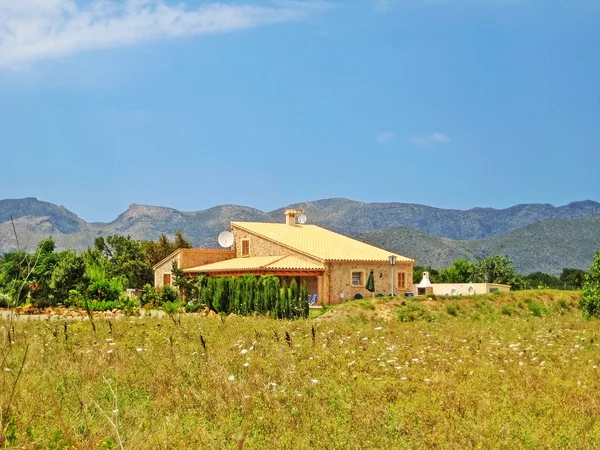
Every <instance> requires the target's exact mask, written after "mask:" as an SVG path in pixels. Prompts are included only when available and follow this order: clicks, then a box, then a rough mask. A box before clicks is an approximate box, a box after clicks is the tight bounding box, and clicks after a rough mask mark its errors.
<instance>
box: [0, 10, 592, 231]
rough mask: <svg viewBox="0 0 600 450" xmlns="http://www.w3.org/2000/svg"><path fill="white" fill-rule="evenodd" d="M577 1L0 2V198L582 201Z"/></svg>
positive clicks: (110, 208)
mask: <svg viewBox="0 0 600 450" xmlns="http://www.w3.org/2000/svg"><path fill="white" fill-rule="evenodd" d="M599 55H600V2H598V1H596V0H570V1H564V0H559V1H557V0H346V1H333V0H332V1H328V0H289V1H285V0H279V1H267V0H264V1H261V0H253V1H250V0H247V1H244V0H242V1H221V2H214V1H199V0H183V1H182V0H176V1H170V0H162V1H159V0H99V1H82V0H19V1H15V0H0V167H1V170H0V174H1V175H0V199H5V198H22V197H37V198H38V199H40V200H45V201H49V202H52V203H56V204H60V205H64V206H65V207H66V208H68V209H70V210H71V211H73V212H75V213H76V214H77V215H79V216H80V217H81V218H83V219H85V220H87V221H104V222H107V221H111V220H114V219H115V218H116V217H117V215H118V214H120V213H121V212H123V211H124V210H125V209H127V207H128V206H129V205H130V204H132V203H138V204H149V205H160V206H168V207H172V208H177V209H180V210H185V211H195V210H201V209H205V208H209V207H212V206H215V205H219V204H240V205H246V206H251V207H255V208H258V209H261V210H263V211H270V210H273V209H276V208H279V207H282V206H285V205H288V204H291V203H296V202H303V201H308V200H317V199H323V198H331V197H345V198H350V199H354V200H360V201H366V202H388V201H395V202H403V203H419V204H425V205H429V206H435V207H440V208H456V209H468V208H472V207H494V208H506V207H510V206H513V205H515V204H519V203H550V204H553V205H557V206H558V205H564V204H567V203H570V202H572V201H579V200H586V199H590V200H595V201H600V174H599V169H600V145H599V142H600V84H599V80H600V57H599Z"/></svg>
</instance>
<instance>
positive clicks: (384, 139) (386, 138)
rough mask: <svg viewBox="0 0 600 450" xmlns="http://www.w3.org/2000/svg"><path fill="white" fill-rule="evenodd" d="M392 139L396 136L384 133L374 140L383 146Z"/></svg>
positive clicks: (389, 132) (388, 132) (387, 132)
mask: <svg viewBox="0 0 600 450" xmlns="http://www.w3.org/2000/svg"><path fill="white" fill-rule="evenodd" d="M394 139H396V135H395V134H394V133H392V132H391V131H384V132H381V133H379V134H378V135H377V137H376V138H375V142H377V143H378V144H382V145H383V144H386V143H388V142H390V141H393V140H394Z"/></svg>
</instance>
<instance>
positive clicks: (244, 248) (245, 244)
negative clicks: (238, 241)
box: [242, 239, 250, 256]
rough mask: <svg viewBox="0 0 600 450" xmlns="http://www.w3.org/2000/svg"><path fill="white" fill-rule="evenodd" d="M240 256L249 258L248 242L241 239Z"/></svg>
mask: <svg viewBox="0 0 600 450" xmlns="http://www.w3.org/2000/svg"><path fill="white" fill-rule="evenodd" d="M242 256H250V240H249V239H242Z"/></svg>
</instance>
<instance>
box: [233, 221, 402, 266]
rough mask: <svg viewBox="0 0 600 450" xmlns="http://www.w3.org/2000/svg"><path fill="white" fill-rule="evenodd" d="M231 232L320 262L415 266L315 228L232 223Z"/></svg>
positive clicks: (400, 257)
mask: <svg viewBox="0 0 600 450" xmlns="http://www.w3.org/2000/svg"><path fill="white" fill-rule="evenodd" d="M231 227H232V228H238V229H240V230H245V231H248V232H250V233H252V234H256V235H258V236H260V237H263V238H265V239H268V240H270V241H273V242H277V243H278V244H281V245H283V246H285V247H288V248H290V249H292V250H295V251H297V252H299V253H303V254H305V255H308V256H312V257H314V258H316V259H320V260H321V261H381V262H383V261H388V257H389V256H390V255H395V256H396V257H397V261H398V262H414V260H412V259H410V258H407V257H405V256H401V255H396V254H394V253H391V252H388V251H387V250H383V249H380V248H377V247H373V246H372V245H369V244H365V243H364V242H360V241H357V240H356V239H352V238H349V237H346V236H343V235H341V234H338V233H334V232H333V231H329V230H326V229H325V228H321V227H318V226H316V225H286V224H280V223H259V222H231Z"/></svg>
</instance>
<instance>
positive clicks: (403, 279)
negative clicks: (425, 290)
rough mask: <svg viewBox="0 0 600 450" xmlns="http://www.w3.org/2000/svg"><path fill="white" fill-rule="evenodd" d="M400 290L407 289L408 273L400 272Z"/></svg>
mask: <svg viewBox="0 0 600 450" xmlns="http://www.w3.org/2000/svg"><path fill="white" fill-rule="evenodd" d="M398 289H406V272H398Z"/></svg>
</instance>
